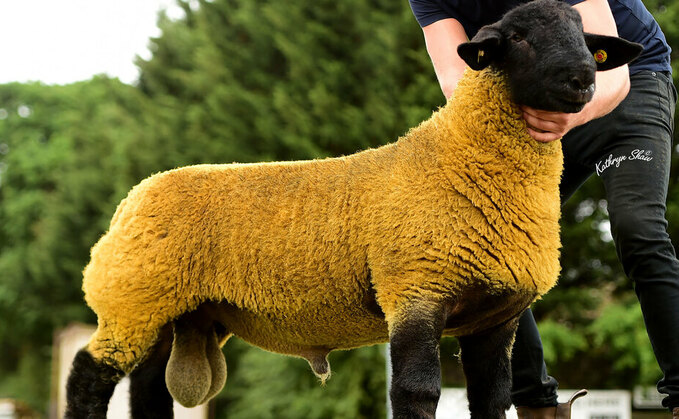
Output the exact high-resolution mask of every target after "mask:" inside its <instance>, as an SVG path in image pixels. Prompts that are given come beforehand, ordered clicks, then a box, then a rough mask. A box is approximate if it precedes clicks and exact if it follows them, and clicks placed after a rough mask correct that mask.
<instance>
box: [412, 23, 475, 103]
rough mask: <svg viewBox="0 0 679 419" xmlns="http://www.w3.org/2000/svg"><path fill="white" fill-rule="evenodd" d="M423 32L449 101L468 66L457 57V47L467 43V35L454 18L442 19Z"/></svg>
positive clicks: (442, 87)
mask: <svg viewBox="0 0 679 419" xmlns="http://www.w3.org/2000/svg"><path fill="white" fill-rule="evenodd" d="M422 32H423V33H424V40H425V42H426V44H427V52H429V57H430V58H431V61H432V63H433V64H434V70H435V71H436V77H437V78H438V80H439V85H441V90H442V91H443V94H444V95H445V96H446V99H448V98H450V96H451V95H452V94H453V90H455V86H457V82H458V81H460V79H461V78H462V73H463V72H464V69H465V67H466V66H467V64H465V62H464V61H462V58H460V56H459V55H457V46H458V45H460V44H461V43H463V42H467V40H468V39H467V35H466V34H465V32H464V28H463V27H462V25H461V24H460V22H458V21H457V20H455V19H452V18H449V19H441V20H438V21H436V22H434V23H432V24H430V25H427V26H425V27H423V28H422Z"/></svg>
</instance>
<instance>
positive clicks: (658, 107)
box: [512, 71, 679, 408]
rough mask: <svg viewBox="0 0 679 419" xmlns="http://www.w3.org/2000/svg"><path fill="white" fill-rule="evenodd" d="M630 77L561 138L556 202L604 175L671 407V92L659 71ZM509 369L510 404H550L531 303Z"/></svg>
mask: <svg viewBox="0 0 679 419" xmlns="http://www.w3.org/2000/svg"><path fill="white" fill-rule="evenodd" d="M630 81H631V89H630V93H629V94H628V96H627V97H626V98H625V100H624V101H623V102H622V103H621V104H620V105H619V106H618V107H617V108H616V109H615V110H614V111H613V112H611V113H609V114H608V115H606V116H604V117H602V118H599V119H596V120H593V121H590V122H589V123H587V124H585V125H583V126H580V127H577V128H575V129H573V130H572V131H570V132H569V133H568V134H567V135H566V136H565V137H564V138H563V139H562V147H563V151H564V173H563V177H562V180H561V186H560V188H561V190H560V192H561V202H562V203H563V202H565V201H566V200H567V199H568V198H569V197H570V196H571V195H572V194H573V193H574V192H575V191H576V190H577V189H578V188H579V187H580V185H582V183H584V181H585V180H587V178H589V177H590V176H591V175H592V174H595V175H597V176H598V177H600V178H601V180H602V181H603V183H604V187H605V191H606V199H607V200H608V212H609V217H610V222H611V232H612V235H613V239H614V242H615V246H616V251H617V254H618V258H619V259H620V261H621V263H622V266H623V269H624V271H625V274H626V275H627V276H628V277H629V278H630V279H632V281H633V282H634V289H635V292H636V294H637V297H638V298H639V303H640V304H641V310H642V313H643V316H644V321H645V324H646V330H647V332H648V336H649V338H650V341H651V345H652V346H653V350H654V352H655V356H656V359H657V361H658V364H659V365H660V368H661V370H662V372H663V374H664V376H663V378H662V380H660V381H659V382H658V391H660V392H661V393H664V394H667V395H668V396H667V397H665V399H664V400H663V405H664V406H666V407H670V408H673V407H677V406H679V261H677V257H676V254H675V250H674V248H673V246H672V243H671V241H670V237H669V235H668V234H667V221H666V220H665V209H666V206H665V203H666V199H667V187H668V180H669V174H670V159H671V155H672V133H673V130H674V111H675V105H676V101H677V91H676V90H675V88H674V86H673V85H672V79H671V77H670V76H669V75H668V74H665V73H656V72H651V71H642V72H639V73H635V74H633V75H631V76H630ZM565 246H568V243H565ZM512 374H513V386H512V401H513V402H514V404H515V405H516V406H532V407H543V406H554V405H556V389H557V387H558V383H557V381H556V380H555V379H554V378H552V377H550V376H549V375H547V371H546V367H545V363H544V360H543V353H542V344H541V342H540V335H539V333H538V330H537V326H536V324H535V319H534V318H533V314H532V313H531V311H530V310H526V312H525V313H524V314H523V316H522V317H521V319H520V321H519V330H518V331H517V336H516V341H515V344H514V349H513V355H512Z"/></svg>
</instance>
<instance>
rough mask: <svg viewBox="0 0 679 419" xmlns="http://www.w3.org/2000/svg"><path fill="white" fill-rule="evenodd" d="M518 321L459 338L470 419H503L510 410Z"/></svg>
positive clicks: (514, 320)
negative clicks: (513, 353) (512, 352)
mask: <svg viewBox="0 0 679 419" xmlns="http://www.w3.org/2000/svg"><path fill="white" fill-rule="evenodd" d="M517 324H518V323H517V320H516V319H513V320H511V321H509V322H507V323H505V324H503V325H501V326H498V327H496V328H494V329H492V330H490V331H487V332H484V333H482V334H478V335H471V336H463V337H460V338H459V341H460V352H461V360H462V368H463V370H464V374H465V376H466V378H467V398H468V399H469V410H470V412H471V418H472V419H504V418H505V417H506V416H505V412H506V411H507V409H509V407H510V406H511V404H512V402H511V399H510V394H511V386H512V373H511V364H510V356H511V350H512V343H513V341H514V334H515V333H516V327H517Z"/></svg>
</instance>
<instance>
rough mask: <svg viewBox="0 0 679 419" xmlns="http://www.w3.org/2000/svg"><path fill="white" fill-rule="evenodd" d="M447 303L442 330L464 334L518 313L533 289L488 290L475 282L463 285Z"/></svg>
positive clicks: (507, 318) (490, 327) (492, 324)
mask: <svg viewBox="0 0 679 419" xmlns="http://www.w3.org/2000/svg"><path fill="white" fill-rule="evenodd" d="M459 295H460V297H456V298H455V299H454V300H453V302H452V303H451V304H450V306H449V309H448V316H447V319H446V325H445V329H444V332H443V334H444V335H445V336H466V335H471V334H475V333H480V332H483V331H486V330H488V329H492V328H493V327H495V326H498V325H500V324H503V323H505V322H506V321H508V320H510V319H513V318H516V317H517V316H518V315H520V314H521V313H522V312H523V311H524V310H525V309H526V308H527V307H528V306H529V305H530V304H531V303H532V302H533V301H534V300H535V297H536V296H537V294H536V293H535V291H534V290H528V289H524V290H521V291H517V290H513V289H510V288H507V289H505V290H502V291H495V292H491V293H489V292H488V290H487V289H485V288H483V287H481V286H476V287H472V288H469V289H466V290H465V291H464V292H463V293H461V294H459Z"/></svg>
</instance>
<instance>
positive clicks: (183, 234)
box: [66, 0, 639, 419]
mask: <svg viewBox="0 0 679 419" xmlns="http://www.w3.org/2000/svg"><path fill="white" fill-rule="evenodd" d="M517 31H518V32H522V35H523V36H524V38H525V39H526V40H528V41H529V42H527V43H523V44H521V45H517V44H516V43H515V42H514V41H512V39H511V38H512V34H513V33H516V32H517ZM599 50H601V51H606V52H607V54H606V55H607V60H606V61H605V62H603V63H599V64H595V61H594V59H593V57H592V53H593V52H596V51H599ZM458 51H459V54H460V56H461V57H462V58H463V59H464V60H465V61H466V62H467V63H468V65H469V66H470V67H471V68H472V69H473V70H467V71H466V73H465V75H464V77H463V79H462V80H461V81H460V83H459V85H458V87H457V89H456V90H455V93H454V96H453V98H452V99H451V100H449V101H448V103H447V104H446V105H445V106H443V107H442V108H441V109H439V110H438V111H436V112H435V113H434V114H433V115H432V116H431V118H430V119H428V120H427V121H424V122H423V123H421V124H420V125H419V126H417V127H416V128H413V129H411V130H410V131H409V132H408V133H406V134H405V135H404V136H403V137H401V138H400V139H399V140H398V141H396V142H395V143H391V144H388V145H386V146H383V147H380V148H376V149H370V150H365V151H362V152H359V153H357V154H354V155H350V156H345V157H339V158H329V159H324V160H313V161H296V162H278V163H260V164H226V165H197V166H189V167H184V168H179V169H175V170H170V171H168V172H163V173H159V174H155V175H153V176H151V177H150V178H148V179H146V180H144V181H142V182H141V183H140V184H139V185H137V186H136V187H134V188H133V189H132V190H131V191H130V193H129V195H128V196H127V197H126V198H125V199H124V200H123V201H122V202H121V203H120V205H119V206H118V208H117V210H116V212H115V214H114V216H113V219H112V220H111V224H110V228H109V230H108V232H107V233H106V234H105V235H104V236H103V237H102V238H101V239H100V240H99V241H98V242H97V243H96V245H95V246H94V247H93V249H92V252H91V260H90V263H89V264H88V265H87V267H86V268H85V270H84V280H83V290H84V293H85V299H86V301H87V304H88V305H89V306H90V307H91V308H92V309H93V310H94V312H95V313H96V314H97V316H98V327H97V331H96V332H95V334H94V335H93V337H92V339H91V340H90V342H89V343H88V345H87V346H86V347H85V348H83V349H81V350H80V352H78V354H77V355H76V358H75V360H74V362H73V367H72V371H71V374H70V376H69V379H68V384H67V401H68V407H67V412H66V416H67V417H69V418H80V417H105V412H106V408H107V403H108V400H109V398H110V395H111V393H112V392H113V389H114V387H115V385H116V383H117V382H118V380H120V378H121V377H122V376H124V375H125V374H130V377H131V409H132V415H133V417H170V416H171V415H172V407H171V401H172V397H173V398H175V399H176V400H177V401H179V402H180V403H182V404H184V405H187V406H193V405H196V404H199V403H204V402H205V401H207V400H209V399H210V398H211V397H212V396H214V395H215V394H216V393H217V392H218V391H219V390H220V389H221V388H222V386H223V385H224V382H225V380H226V364H225V362H224V357H223V354H222V352H221V350H220V349H219V348H220V346H221V345H223V344H224V342H225V341H226V340H227V339H228V338H229V337H231V336H232V335H236V336H238V337H240V338H242V339H244V340H245V341H247V342H249V343H251V344H253V345H256V346H258V347H261V348H264V349H266V350H268V351H273V352H278V353H282V354H288V355H292V356H297V357H301V358H305V359H306V360H308V362H309V364H310V366H311V369H312V370H313V372H314V373H315V374H316V375H317V376H318V377H319V378H320V379H321V380H325V379H327V378H328V377H329V375H330V367H329V364H328V361H327V355H328V353H329V352H330V351H333V350H337V349H351V348H355V347H359V346H364V345H372V344H376V343H381V342H390V343H391V345H390V350H391V359H392V366H393V378H392V388H391V392H390V397H391V402H392V407H393V413H394V417H397V418H405V417H408V418H410V417H413V418H415V417H417V418H431V417H434V414H435V410H436V405H437V402H438V398H439V394H440V363H439V346H438V345H439V340H440V338H441V336H457V337H458V339H459V342H460V347H461V360H462V363H463V368H464V372H465V375H466V377H467V382H468V398H469V408H470V411H471V415H472V418H486V419H488V418H490V419H493V418H504V417H505V416H504V412H505V410H506V409H507V408H509V405H510V399H509V388H510V352H511V345H512V341H513V337H514V333H515V330H516V326H517V318H518V316H519V315H520V314H521V313H522V311H523V310H524V309H525V308H526V307H527V306H528V305H529V304H530V303H532V302H533V301H534V300H535V299H536V298H539V296H541V295H543V294H544V293H546V292H547V291H548V290H549V289H550V288H551V287H552V286H553V285H554V284H555V282H556V280H557V277H558V274H559V270H560V268H559V262H558V257H559V247H560V244H559V225H558V220H559V216H560V208H559V177H560V173H561V169H562V154H561V148H560V144H559V142H558V141H557V142H552V143H544V144H543V143H538V142H536V141H535V140H533V139H532V138H531V137H530V136H529V135H528V133H527V130H526V124H525V122H524V121H523V119H522V118H521V113H520V111H519V109H518V107H517V105H516V104H524V105H528V106H532V107H536V108H541V109H547V110H554V111H562V112H577V111H579V110H580V109H581V108H582V107H583V106H584V105H585V104H586V103H587V102H588V101H589V100H590V99H591V97H592V94H593V90H594V86H593V83H594V72H595V69H597V68H598V69H600V70H604V69H608V68H612V67H615V66H618V65H622V64H624V63H626V62H628V61H630V60H631V59H633V58H634V57H635V56H636V55H637V54H638V53H639V46H638V45H636V44H631V43H629V42H627V41H624V40H621V39H619V38H612V37H603V36H595V35H589V34H583V31H582V24H581V21H580V18H579V15H578V13H577V12H576V11H575V10H574V9H572V8H570V7H569V6H567V5H565V4H563V3H561V2H558V1H555V0H536V1H534V2H531V3H528V4H526V5H523V6H520V7H517V8H516V9H514V10H513V11H511V12H509V13H508V14H507V15H506V16H505V17H503V19H502V20H501V21H499V22H498V23H496V24H494V25H490V26H486V27H484V28H482V29H481V30H480V31H479V33H478V34H477V35H476V36H475V37H474V38H473V39H472V40H471V41H470V42H468V43H465V44H462V45H461V46H460V47H459V50H458ZM595 66H597V67H595ZM576 80H577V81H578V83H575V81H576ZM171 396H172V397H171ZM149 400H154V405H153V407H151V406H150V405H149V404H148V401H149Z"/></svg>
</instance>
